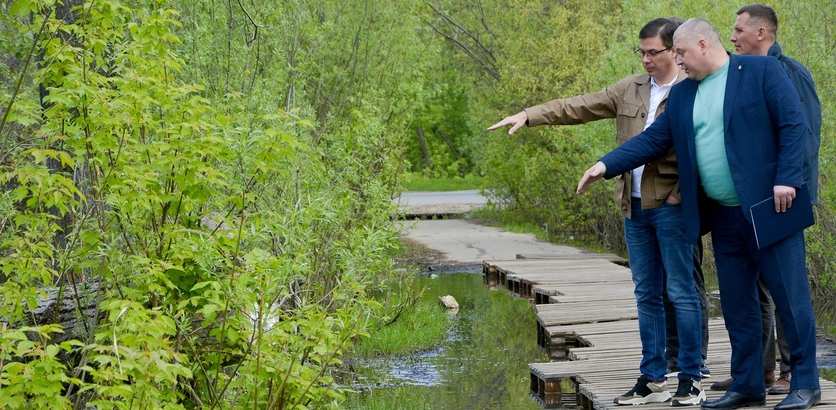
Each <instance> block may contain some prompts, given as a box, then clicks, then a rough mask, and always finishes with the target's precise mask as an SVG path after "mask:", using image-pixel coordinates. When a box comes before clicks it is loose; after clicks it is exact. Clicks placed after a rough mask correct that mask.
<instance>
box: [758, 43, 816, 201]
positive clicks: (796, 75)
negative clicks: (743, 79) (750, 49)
mask: <svg viewBox="0 0 836 410" xmlns="http://www.w3.org/2000/svg"><path fill="white" fill-rule="evenodd" d="M769 56H770V57H775V58H777V59H778V61H780V62H781V65H783V66H784V70H785V71H786V72H787V75H788V76H789V77H790V82H792V83H793V85H795V91H798V96H799V97H801V112H803V113H804V116H805V117H806V119H807V125H809V126H810V134H809V135H808V136H807V138H805V144H804V146H805V149H806V150H807V152H806V158H805V159H804V166H805V167H806V168H807V169H806V171H805V172H806V179H805V181H806V183H807V188H808V189H809V190H810V199H811V200H812V201H813V203H816V200H817V198H818V187H819V146H820V145H821V102H819V96H818V94H816V83H815V82H813V75H812V74H810V71H809V70H807V67H804V65H803V64H801V63H799V62H798V61H795V60H793V59H791V58H789V57H787V56H785V55H784V54H783V52H782V51H781V46H780V45H778V43H777V42H776V43H773V44H772V47H770V48H769Z"/></svg>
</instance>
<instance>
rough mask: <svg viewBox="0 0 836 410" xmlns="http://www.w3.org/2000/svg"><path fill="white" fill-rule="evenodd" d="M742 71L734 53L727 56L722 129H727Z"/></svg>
mask: <svg viewBox="0 0 836 410" xmlns="http://www.w3.org/2000/svg"><path fill="white" fill-rule="evenodd" d="M742 71H743V64H741V63H739V62H738V61H737V57H735V56H734V55H731V56H729V73H728V76H727V77H726V96H725V98H723V129H724V130H726V131H728V130H729V121H731V115H732V107H733V106H734V100H735V99H736V98H737V86H738V85H739V84H740V77H741V74H742Z"/></svg>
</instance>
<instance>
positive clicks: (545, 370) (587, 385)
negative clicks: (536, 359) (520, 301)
mask: <svg viewBox="0 0 836 410" xmlns="http://www.w3.org/2000/svg"><path fill="white" fill-rule="evenodd" d="M624 264H625V263H624V261H623V260H621V259H620V258H618V257H617V256H612V255H574V256H568V257H559V258H548V257H521V258H520V259H518V260H513V261H499V262H491V263H484V264H483V275H484V280H485V283H486V284H487V285H489V286H491V287H499V288H504V289H508V290H509V291H510V292H512V293H514V294H516V295H517V296H519V297H523V298H528V299H529V300H531V302H532V303H533V304H534V310H535V313H536V314H537V344H538V345H540V346H541V347H542V348H543V349H545V350H546V351H547V352H548V353H549V356H550V357H551V359H552V360H554V361H552V362H549V363H532V364H530V365H529V368H530V370H531V389H530V392H531V395H532V397H533V398H534V399H535V400H537V401H539V402H540V403H541V404H542V405H543V406H544V407H546V408H559V407H580V408H583V409H610V408H616V407H622V408H624V407H623V406H616V405H615V404H613V399H614V398H615V397H616V396H618V395H620V394H623V393H624V392H626V391H627V390H629V389H630V388H631V387H633V384H634V383H635V381H636V379H637V378H638V377H639V375H640V373H639V370H638V367H639V362H640V360H641V341H640V340H639V331H638V321H637V311H636V303H635V298H634V296H633V282H632V281H631V276H630V270H629V269H628V268H626V267H624V266H623V265H624ZM709 333H710V337H709V341H710V342H709V345H708V359H707V363H706V364H707V365H708V367H709V368H710V369H711V375H712V378H710V379H707V380H704V381H703V388H704V389H705V391H706V393H707V395H708V398H709V399H712V398H716V397H719V396H721V395H722V394H723V392H715V391H711V390H708V385H709V384H710V383H711V382H712V381H715V380H723V379H725V378H727V377H729V374H730V373H729V362H730V358H731V347H730V345H729V339H728V333H727V332H726V329H725V326H724V323H723V321H722V319H711V320H709ZM676 385H677V379H676V377H672V378H670V379H669V380H668V389H669V390H670V391H671V392H672V393H673V392H674V391H676V387H677V386H676ZM821 387H822V402H821V404H820V405H819V406H817V407H816V409H829V410H836V384H834V383H832V382H829V381H826V380H821ZM783 397H784V396H782V395H779V396H767V407H764V408H771V407H774V406H775V404H777V403H778V402H779V401H780V400H781V399H783ZM639 408H640V409H641V410H656V409H662V408H670V404H669V403H663V404H660V405H644V406H640V407H639Z"/></svg>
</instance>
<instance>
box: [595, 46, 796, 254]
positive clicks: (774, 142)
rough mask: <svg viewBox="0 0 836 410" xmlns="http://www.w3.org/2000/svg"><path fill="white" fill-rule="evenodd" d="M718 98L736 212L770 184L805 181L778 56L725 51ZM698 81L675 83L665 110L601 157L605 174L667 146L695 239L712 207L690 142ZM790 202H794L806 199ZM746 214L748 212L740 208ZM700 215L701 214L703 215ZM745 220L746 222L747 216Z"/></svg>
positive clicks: (792, 103) (790, 89)
mask: <svg viewBox="0 0 836 410" xmlns="http://www.w3.org/2000/svg"><path fill="white" fill-rule="evenodd" d="M729 58H730V61H729V73H728V78H727V80H726V95H725V99H724V101H723V119H724V130H725V145H726V157H727V158H728V161H729V168H730V169H731V174H732V180H733V181H734V187H735V191H736V192H737V197H738V199H739V200H740V203H741V209H742V210H748V209H749V207H750V206H751V205H752V204H754V203H757V202H759V201H762V200H764V199H766V198H769V197H770V196H772V192H773V191H772V188H773V186H774V185H786V186H792V187H800V186H802V185H803V184H804V180H805V175H804V136H805V133H806V132H807V125H806V121H805V118H804V114H802V112H801V103H800V99H799V96H798V92H797V91H796V90H795V87H794V86H793V84H792V83H791V82H790V79H789V77H788V76H787V73H786V72H785V71H784V69H783V67H781V64H780V63H779V62H778V60H776V59H774V58H770V57H756V56H736V55H732V56H730V57H729ZM698 85H699V82H698V81H695V80H692V79H686V80H684V81H682V82H680V83H679V84H676V85H674V86H673V88H672V89H671V91H670V95H669V96H668V106H667V109H666V110H665V112H664V113H663V114H662V115H661V116H660V117H659V118H657V119H656V121H655V122H654V123H653V124H652V125H651V126H650V127H648V128H647V129H646V130H645V131H643V132H642V133H641V134H639V135H637V136H635V137H633V138H631V139H630V140H629V141H627V142H626V143H624V144H622V145H621V146H620V147H618V148H616V149H615V150H613V151H611V152H610V153H608V154H607V155H605V156H604V157H603V158H601V162H603V163H604V164H605V165H606V167H607V171H606V173H605V175H604V177H605V178H607V179H609V178H612V177H615V176H617V175H621V174H623V173H624V172H627V171H629V170H631V169H633V168H636V167H638V166H640V165H642V164H645V163H647V162H649V161H651V160H654V159H656V158H659V157H661V156H663V155H665V153H666V152H667V151H668V150H669V149H670V148H671V147H673V148H674V149H675V150H676V157H677V161H678V164H677V166H678V169H679V189H680V193H681V195H682V210H683V213H684V216H685V223H686V227H685V229H686V234H687V235H688V236H689V238H691V239H693V240H697V239H699V237H700V235H701V234H702V233H704V232H706V231H707V230H706V229H701V218H700V214H701V211H702V212H705V211H706V210H707V208H708V206H709V205H710V203H709V202H707V201H706V197H705V194H704V192H703V190H702V186H701V184H700V176H699V173H698V172H697V158H696V152H695V148H694V115H693V112H694V99H695V98H696V95H697V87H698ZM800 202H801V201H796V202H793V205H792V206H806V207H809V206H811V204H809V203H800ZM743 214H744V215H745V217H746V219H749V218H750V217H749V212H743ZM703 219H704V218H703ZM750 222H751V221H750Z"/></svg>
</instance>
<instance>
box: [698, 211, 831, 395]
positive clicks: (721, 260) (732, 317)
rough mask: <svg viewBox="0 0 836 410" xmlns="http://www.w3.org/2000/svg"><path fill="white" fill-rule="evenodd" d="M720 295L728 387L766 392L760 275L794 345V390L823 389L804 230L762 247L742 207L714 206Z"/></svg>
mask: <svg viewBox="0 0 836 410" xmlns="http://www.w3.org/2000/svg"><path fill="white" fill-rule="evenodd" d="M710 215H711V216H710V224H711V228H712V233H711V235H712V241H713V243H714V257H715V262H716V264H717V276H718V279H719V282H720V300H721V306H722V308H723V316H724V317H725V320H726V330H728V332H729V339H730V340H731V346H732V357H731V373H732V377H733V378H734V382H733V383H732V385H731V387H730V388H729V390H731V391H735V392H738V393H742V394H746V395H750V396H762V395H763V392H764V388H765V387H764V380H763V375H764V369H763V340H762V333H763V326H762V320H761V309H760V300H759V298H758V278H759V277H760V279H761V280H762V281H763V283H764V284H765V285H766V288H767V289H768V290H769V293H770V295H771V296H772V300H773V301H774V302H775V311H776V313H777V314H778V317H779V318H780V320H781V323H782V324H783V325H784V338H785V339H786V341H787V345H788V346H789V348H790V367H791V368H792V375H793V377H792V380H791V382H790V385H791V389H818V388H819V379H818V368H817V367H816V323H815V316H814V315H813V305H812V302H811V300H810V287H809V285H808V283H807V268H806V264H805V254H804V234H803V233H802V232H798V233H795V234H793V235H791V236H789V237H787V238H786V239H784V240H782V241H780V242H778V243H776V244H774V245H772V246H770V247H768V248H765V249H760V250H758V249H757V247H756V245H755V239H754V234H753V230H752V226H751V224H750V223H749V222H748V221H746V219H744V217H743V213H742V211H741V209H740V207H739V206H737V207H725V206H719V205H715V206H714V207H712V209H711V212H710Z"/></svg>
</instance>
